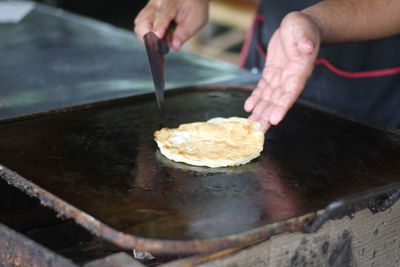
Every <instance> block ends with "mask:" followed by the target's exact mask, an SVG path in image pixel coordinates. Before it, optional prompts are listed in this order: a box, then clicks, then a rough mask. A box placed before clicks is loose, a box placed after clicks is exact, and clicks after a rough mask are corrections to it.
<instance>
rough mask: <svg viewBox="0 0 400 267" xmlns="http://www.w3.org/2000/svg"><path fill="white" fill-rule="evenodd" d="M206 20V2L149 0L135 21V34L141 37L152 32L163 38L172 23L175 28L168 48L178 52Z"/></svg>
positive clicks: (202, 0)
mask: <svg viewBox="0 0 400 267" xmlns="http://www.w3.org/2000/svg"><path fill="white" fill-rule="evenodd" d="M207 20H208V0H150V1H149V2H148V4H147V5H146V6H145V7H144V8H143V10H142V11H141V12H140V13H139V15H138V16H137V17H136V19H135V32H136V35H137V37H138V38H139V39H140V40H142V39H143V35H145V34H146V33H147V32H149V31H153V32H154V33H155V34H156V35H157V36H158V37H159V38H163V37H164V35H165V32H166V30H167V28H168V26H169V25H170V23H171V22H172V21H174V22H175V23H176V28H175V30H174V32H173V33H172V37H171V40H169V42H170V43H169V46H170V47H171V48H172V49H174V50H179V49H180V48H181V46H182V44H183V43H184V42H186V41H187V40H188V39H189V38H190V37H191V36H192V35H194V34H195V33H196V32H197V31H198V30H199V29H200V28H201V27H202V26H204V24H206V22H207Z"/></svg>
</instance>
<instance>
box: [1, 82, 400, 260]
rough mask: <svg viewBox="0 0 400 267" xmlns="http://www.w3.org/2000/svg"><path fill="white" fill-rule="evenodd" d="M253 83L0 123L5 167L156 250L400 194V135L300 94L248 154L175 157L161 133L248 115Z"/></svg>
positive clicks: (35, 188)
mask: <svg viewBox="0 0 400 267" xmlns="http://www.w3.org/2000/svg"><path fill="white" fill-rule="evenodd" d="M248 95H249V89H248V88H245V87H239V86H211V87H210V86H208V87H191V88H184V89H179V90H173V91H169V92H167V93H166V100H165V105H164V106H163V109H162V110H159V109H158V108H157V104H156V101H155V98H154V94H145V95H139V96H134V97H127V98H123V99H117V100H111V101H104V102H98V103H94V104H89V105H84V106H75V107H70V108H65V109H59V110H54V111H50V112H43V113H38V114H33V115H30V116H25V117H20V118H16V119H8V120H3V121H1V122H0V151H1V153H0V163H1V165H0V177H2V178H3V179H5V180H6V181H8V183H10V184H12V185H14V186H16V187H18V188H20V189H21V190H23V191H25V192H27V193H28V194H30V195H33V196H35V197H38V198H39V199H40V200H41V202H42V203H43V204H44V205H48V206H50V207H51V208H53V209H55V210H56V211H57V212H59V214H60V215H61V216H65V217H68V218H73V219H74V220H75V221H76V222H78V223H79V224H81V225H83V226H84V227H86V228H87V229H89V230H91V231H92V232H94V233H96V234H98V235H99V236H102V237H104V238H106V239H108V240H110V241H112V242H114V243H115V244H117V245H120V246H122V247H126V248H135V249H139V250H145V251H150V252H154V253H199V252H211V251H215V250H219V249H223V248H228V247H235V246H244V245H248V244H250V243H253V242H257V241H260V240H264V239H267V238H269V237H270V236H271V235H273V234H278V233H283V232H287V231H295V230H304V231H314V230H316V229H317V228H318V227H319V226H320V225H321V224H322V223H323V222H324V221H325V220H327V219H330V218H338V217H342V216H344V215H350V214H352V213H353V212H355V211H357V210H359V209H362V208H366V207H369V208H370V209H372V210H373V211H379V210H382V209H385V208H387V207H389V206H390V205H391V204H393V203H394V202H395V201H396V200H397V198H398V197H399V196H398V195H399V192H400V191H399V189H400V136H399V135H398V134H396V133H391V132H387V131H383V130H382V129H378V128H374V127H371V126H368V125H364V124H360V123H357V122H354V121H350V120H347V119H343V118H340V117H338V116H335V115H333V114H330V113H327V112H324V111H321V110H319V109H316V108H313V107H311V106H310V105H308V104H306V103H298V104H296V105H295V106H294V107H293V108H292V110H291V111H290V112H289V114H288V115H287V117H286V118H285V120H284V121H283V122H282V123H281V124H280V125H279V126H277V127H273V128H272V129H271V130H269V131H268V133H267V134H266V140H265V148H264V151H263V152H262V155H261V156H260V157H259V158H258V159H256V160H254V161H252V162H251V163H249V164H246V165H243V166H238V167H229V168H219V169H211V168H205V167H194V166H189V165H186V164H183V163H176V162H173V161H170V160H168V159H166V158H164V156H162V155H161V154H160V153H159V152H158V149H157V146H156V143H155V142H154V141H153V133H154V131H155V130H158V129H160V128H162V127H176V126H178V125H179V124H181V123H185V122H194V121H205V120H208V119H210V118H213V117H217V116H221V117H230V116H241V117H246V116H247V115H248V114H245V113H244V112H243V109H242V105H243V102H244V100H245V98H246V97H247V96H248Z"/></svg>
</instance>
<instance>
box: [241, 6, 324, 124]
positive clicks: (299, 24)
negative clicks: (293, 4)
mask: <svg viewBox="0 0 400 267" xmlns="http://www.w3.org/2000/svg"><path fill="white" fill-rule="evenodd" d="M320 42H321V33H320V30H319V28H318V26H317V24H316V23H315V22H314V20H313V19H312V18H311V17H310V16H308V15H306V14H304V13H302V12H292V13H289V14H288V15H287V16H286V17H285V18H284V19H283V20H282V23H281V25H280V27H279V28H278V29H277V30H276V32H275V33H274V34H273V36H272V38H271V40H270V42H269V45H268V50H267V58H266V63H265V68H264V70H263V73H262V78H261V80H260V81H259V82H258V84H257V87H256V88H255V89H254V91H253V93H252V94H251V96H250V97H249V98H248V99H247V100H246V102H245V104H244V109H245V110H246V111H247V112H252V114H251V115H250V117H249V119H251V120H254V121H258V122H260V123H261V125H262V128H263V130H264V131H267V130H268V128H269V127H270V125H276V124H278V123H279V122H280V121H281V120H282V119H283V117H284V116H285V114H286V113H287V111H288V110H289V109H290V107H291V106H292V105H293V103H294V102H295V100H296V99H297V97H298V96H299V95H300V93H301V92H302V90H303V88H304V86H305V83H306V82H307V79H308V77H309V76H310V75H311V73H312V71H313V68H314V60H315V58H316V56H317V54H318V51H319V47H320Z"/></svg>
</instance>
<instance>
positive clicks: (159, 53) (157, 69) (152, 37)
mask: <svg viewBox="0 0 400 267" xmlns="http://www.w3.org/2000/svg"><path fill="white" fill-rule="evenodd" d="M143 39H144V44H145V47H146V52H147V58H148V61H149V66H150V71H151V75H152V77H153V83H154V89H155V94H156V99H157V104H158V108H159V109H161V104H162V102H163V101H164V90H165V80H164V55H166V54H167V53H168V52H169V47H168V44H167V41H166V40H164V39H159V38H158V37H157V35H156V34H155V33H154V32H151V31H150V32H148V33H146V34H145V35H144V37H143Z"/></svg>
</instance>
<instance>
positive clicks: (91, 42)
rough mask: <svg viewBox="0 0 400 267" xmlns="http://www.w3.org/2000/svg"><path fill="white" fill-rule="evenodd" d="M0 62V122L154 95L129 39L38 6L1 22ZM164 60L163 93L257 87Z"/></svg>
mask: <svg viewBox="0 0 400 267" xmlns="http://www.w3.org/2000/svg"><path fill="white" fill-rule="evenodd" d="M0 55H1V60H0V119H2V118H9V117H14V116H17V115H22V114H26V113H32V112H40V111H44V110H48V109H53V108H58V107H62V106H69V105H76V104H82V103H88V102H92V101H98V100H104V99H110V98H119V97H125V96H130V95H135V94H139V93H144V92H149V91H152V90H153V83H152V80H151V74H150V70H149V67H148V63H147V57H146V53H145V49H144V47H143V45H142V44H141V43H140V42H139V41H138V40H137V39H136V37H135V36H134V34H133V32H130V31H126V30H123V29H119V28H116V27H113V26H111V25H109V24H106V23H102V22H99V21H95V20H92V19H89V18H85V17H81V16H78V15H74V14H71V13H68V12H65V11H63V10H59V9H54V8H51V7H47V6H44V5H41V4H35V5H34V8H33V10H32V11H31V12H30V13H28V14H27V15H26V16H25V17H24V18H23V20H22V21H20V22H19V23H0ZM165 59H166V88H167V89H170V88H177V87H183V86H187V85H197V84H210V83H220V82H224V81H228V80H229V81H231V82H249V81H253V82H254V81H255V80H256V78H255V76H254V75H252V74H250V73H249V72H247V71H245V70H242V69H240V68H238V67H235V66H233V65H229V64H226V63H223V62H217V61H215V60H210V59H206V58H203V57H200V56H196V55H193V54H190V53H187V52H172V53H170V54H169V55H168V56H166V58H165Z"/></svg>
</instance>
